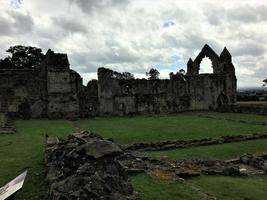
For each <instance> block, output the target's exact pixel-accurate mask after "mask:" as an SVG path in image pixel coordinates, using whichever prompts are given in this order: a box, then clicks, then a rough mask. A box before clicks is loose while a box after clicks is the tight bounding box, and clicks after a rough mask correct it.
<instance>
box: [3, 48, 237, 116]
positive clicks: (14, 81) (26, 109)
mask: <svg viewBox="0 0 267 200" xmlns="http://www.w3.org/2000/svg"><path fill="white" fill-rule="evenodd" d="M204 57H209V58H210V59H211V61H212V67H213V71H214V73H212V74H199V65H200V63H201V60H202V59H203V58H204ZM116 73H117V72H114V71H112V70H110V69H106V68H99V69H98V80H92V81H89V82H88V84H87V86H84V85H83V84H82V78H81V77H80V75H79V74H78V73H77V72H75V71H74V70H71V69H70V66H69V62H68V58H67V55H66V54H60V53H54V52H53V51H51V50H48V52H47V53H46V55H45V57H44V60H43V61H42V63H41V64H40V65H39V66H37V67H34V68H32V69H29V68H28V69H1V70H0V111H1V112H5V113H9V114H10V115H11V116H13V117H23V118H30V117H32V118H38V117H49V118H72V119H73V118H77V117H92V116H99V115H100V116H103V115H121V116H123V115H132V114H139V113H141V114H142V113H162V112H181V111H187V110H222V111H226V110H231V109H232V107H233V106H234V104H235V102H236V76H235V69H234V66H233V64H232V57H231V55H230V53H229V52H228V50H227V49H226V48H224V50H223V52H222V53H221V54H220V56H218V55H217V54H216V53H215V52H214V51H213V50H212V49H211V48H210V47H209V46H208V45H205V46H204V47H203V49H202V50H201V52H200V53H199V55H198V56H197V57H196V59H195V60H192V59H191V58H190V59H189V61H188V63H187V74H181V73H176V74H173V73H171V74H170V79H164V80H160V79H155V80H147V79H122V78H118V77H116V76H115V74H116ZM117 74H118V73H117Z"/></svg>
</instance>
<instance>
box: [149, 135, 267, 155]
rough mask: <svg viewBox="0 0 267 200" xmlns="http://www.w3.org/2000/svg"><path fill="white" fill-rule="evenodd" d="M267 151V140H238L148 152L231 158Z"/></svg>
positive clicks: (151, 153) (150, 153)
mask: <svg viewBox="0 0 267 200" xmlns="http://www.w3.org/2000/svg"><path fill="white" fill-rule="evenodd" d="M260 152H267V140H255V141H245V142H236V143H228V144H220V145H211V146H201V147H192V148H186V149H174V150H166V151H165V150H164V151H150V152H146V154H147V155H149V156H155V157H167V158H169V159H174V160H177V159H186V158H203V159H231V158H237V157H239V156H241V155H243V154H245V153H260Z"/></svg>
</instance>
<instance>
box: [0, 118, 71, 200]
mask: <svg viewBox="0 0 267 200" xmlns="http://www.w3.org/2000/svg"><path fill="white" fill-rule="evenodd" d="M15 125H16V128H17V133H15V134H13V135H0V138H1V139H0V161H1V165H0V185H1V186H3V185H4V184H6V183H7V182H9V181H10V180H11V179H13V178H15V177H16V176H17V175H19V174H20V173H21V172H23V171H24V170H25V169H28V176H27V178H26V182H25V185H24V187H23V192H19V194H18V195H17V196H16V197H17V198H16V199H21V200H22V199H23V200H42V199H47V196H46V195H47V187H46V185H45V181H44V174H43V172H44V168H43V153H44V143H45V134H49V135H50V136H52V135H54V136H65V135H68V134H70V133H71V132H72V131H73V130H74V128H73V127H72V126H71V125H70V124H69V123H67V121H63V120H53V121H50V120H29V121H23V120H20V121H16V123H15Z"/></svg>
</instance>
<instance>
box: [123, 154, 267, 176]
mask: <svg viewBox="0 0 267 200" xmlns="http://www.w3.org/2000/svg"><path fill="white" fill-rule="evenodd" d="M244 157H246V161H245V163H246V164H245V163H244ZM255 160H261V161H262V160H263V165H262V162H260V164H259V163H257V162H256V163H257V164H255ZM119 161H120V163H121V164H122V165H123V166H124V168H125V170H126V171H127V172H128V173H140V172H150V171H163V172H167V173H169V174H173V176H178V177H181V178H190V177H194V176H199V175H200V174H206V175H223V176H245V175H254V174H263V173H265V172H264V166H265V165H264V163H266V162H267V155H253V156H250V157H248V156H247V155H244V156H241V157H240V158H238V159H233V160H227V161H224V160H203V159H186V160H178V161H176V162H175V161H171V160H168V159H164V158H151V157H147V156H144V155H142V154H141V153H140V152H124V153H123V154H122V155H121V156H120V157H119ZM251 163H252V164H254V165H253V166H251ZM259 165H260V166H259Z"/></svg>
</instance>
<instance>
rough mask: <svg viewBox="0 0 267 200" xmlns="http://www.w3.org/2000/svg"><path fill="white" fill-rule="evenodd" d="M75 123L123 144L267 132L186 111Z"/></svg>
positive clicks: (253, 125) (260, 128)
mask: <svg viewBox="0 0 267 200" xmlns="http://www.w3.org/2000/svg"><path fill="white" fill-rule="evenodd" d="M253 117H254V116H252V118H253ZM77 124H78V125H79V126H80V127H81V128H82V129H89V130H93V131H95V132H96V133H101V135H103V136H104V137H107V138H113V139H114V140H115V142H118V143H122V144H130V143H136V142H156V141H160V140H175V139H192V138H203V137H218V136H222V135H227V134H246V133H256V132H267V126H263V125H255V124H244V123H239V122H232V121H226V120H217V119H209V118H202V117H197V116H195V115H193V114H187V113H185V114H173V115H165V116H164V115H158V116H151V117H144V116H137V117H133V118H122V117H113V118H95V119H84V120H79V121H78V122H77Z"/></svg>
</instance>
